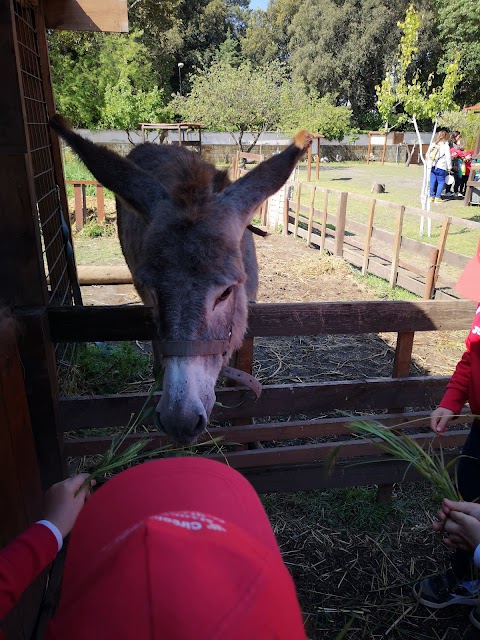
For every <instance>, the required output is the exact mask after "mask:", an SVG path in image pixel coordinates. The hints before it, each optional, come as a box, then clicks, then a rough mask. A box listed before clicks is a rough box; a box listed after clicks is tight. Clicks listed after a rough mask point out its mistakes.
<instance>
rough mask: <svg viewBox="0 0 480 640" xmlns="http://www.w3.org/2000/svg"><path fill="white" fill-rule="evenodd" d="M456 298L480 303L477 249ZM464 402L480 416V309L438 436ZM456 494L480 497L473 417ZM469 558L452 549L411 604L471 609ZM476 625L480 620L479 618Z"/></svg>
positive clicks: (477, 589) (473, 591)
mask: <svg viewBox="0 0 480 640" xmlns="http://www.w3.org/2000/svg"><path fill="white" fill-rule="evenodd" d="M456 289H457V291H458V293H460V295H462V296H463V297H465V298H468V299H470V300H473V301H475V302H477V303H478V302H479V301H480V243H479V245H478V248H477V252H476V254H475V256H474V257H473V258H472V260H470V262H469V263H468V265H467V267H466V268H465V270H464V271H463V273H462V275H461V276H460V279H459V281H458V283H457V285H456ZM466 402H468V403H469V405H470V411H471V413H472V414H473V415H474V416H480V304H479V305H478V306H477V310H476V313H475V317H474V319H473V323H472V326H471V329H470V333H469V334H468V337H467V340H466V351H465V353H464V354H463V356H462V358H461V359H460V361H459V362H458V364H457V366H456V368H455V371H454V373H453V375H452V377H451V379H450V381H449V383H448V385H447V389H446V392H445V395H444V396H443V398H442V400H441V402H440V404H439V406H438V407H437V408H436V409H435V410H434V411H433V412H432V415H431V425H430V426H431V428H432V430H433V431H434V432H435V433H437V434H438V435H440V436H441V435H443V434H444V433H445V430H446V429H447V426H448V423H449V422H450V420H451V419H452V418H453V417H454V416H458V414H459V413H460V412H461V411H462V409H463V406H464V404H465V403H466ZM457 481H458V488H459V491H460V493H461V495H462V497H463V499H464V500H466V501H469V502H475V501H476V500H477V498H479V497H480V420H479V419H478V418H477V417H475V419H474V420H473V424H472V428H471V430H470V433H469V435H468V438H467V440H466V442H465V445H464V447H463V451H462V457H461V458H460V460H459V463H458V468H457ZM473 577H474V575H473V572H472V554H471V553H470V552H469V551H466V550H464V549H457V550H456V551H455V553H454V554H453V559H452V566H451V568H450V569H449V570H448V571H447V573H446V574H445V575H438V576H433V577H432V578H426V579H425V580H422V581H421V582H418V583H417V584H415V585H414V587H413V593H414V596H415V597H416V599H417V600H418V601H419V602H420V603H422V604H424V605H425V606H427V607H430V608H433V609H442V608H444V607H448V606H450V605H452V604H464V605H470V606H476V605H477V604H478V598H479V596H480V580H477V579H473ZM479 619H480V614H479Z"/></svg>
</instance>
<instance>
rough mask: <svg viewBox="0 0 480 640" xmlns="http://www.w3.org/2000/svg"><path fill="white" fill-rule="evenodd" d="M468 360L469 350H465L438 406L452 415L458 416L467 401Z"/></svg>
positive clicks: (469, 368)
mask: <svg viewBox="0 0 480 640" xmlns="http://www.w3.org/2000/svg"><path fill="white" fill-rule="evenodd" d="M470 359H471V356H470V350H467V351H465V353H464V354H463V356H462V358H461V360H460V362H459V363H458V364H457V366H456V367H455V371H454V373H453V376H452V377H451V378H450V382H449V383H448V384H447V391H446V392H445V395H444V396H443V398H442V401H441V402H440V405H439V406H440V407H444V408H445V409H450V411H453V413H454V414H459V413H460V412H461V410H462V409H463V405H464V404H465V402H466V401H467V400H468V391H469V388H470V376H471V365H470Z"/></svg>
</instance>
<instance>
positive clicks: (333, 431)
mask: <svg viewBox="0 0 480 640" xmlns="http://www.w3.org/2000/svg"><path fill="white" fill-rule="evenodd" d="M430 414H431V411H430V410H428V411H411V412H405V413H398V414H392V413H388V414H380V415H378V414H371V415H369V414H366V415H364V416H363V417H364V418H365V419H367V418H371V419H372V420H380V422H381V423H382V424H383V425H385V426H387V427H390V428H392V429H393V428H394V429H395V430H396V431H410V430H412V429H414V430H419V429H424V428H429V427H430ZM354 419H356V417H355V416H354V417H353V418H351V419H350V420H349V418H348V417H342V418H320V419H317V420H292V421H288V422H271V423H261V424H251V423H248V424H245V423H244V424H239V425H238V426H228V427H214V426H210V427H209V433H205V434H203V435H202V436H200V438H199V440H198V442H199V443H201V442H205V441H206V440H210V436H211V437H212V438H223V442H224V443H249V442H257V441H260V442H267V441H272V440H275V441H276V442H280V441H282V440H293V439H300V440H304V439H307V438H325V437H327V436H339V435H344V436H345V435H350V434H351V430H350V429H349V424H350V423H351V422H352V421H353V420H354ZM146 435H147V434H146V433H145V432H143V431H142V432H141V433H133V434H130V435H129V436H127V438H126V439H125V443H124V446H123V447H122V449H125V448H126V447H128V446H130V445H131V444H133V443H134V442H136V441H137V440H141V439H142V438H145V436H146ZM111 438H112V436H111V435H110V436H102V435H100V436H88V437H71V436H70V437H68V438H67V439H66V440H65V455H66V456H78V455H89V456H90V455H97V454H99V453H103V452H104V451H105V449H106V448H107V445H108V443H109V442H110V441H111ZM148 438H149V443H148V445H147V446H146V450H152V449H156V448H158V447H162V446H165V445H167V444H171V442H170V441H169V439H168V438H167V436H164V435H161V434H159V433H157V432H149V433H148Z"/></svg>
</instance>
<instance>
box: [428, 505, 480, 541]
mask: <svg viewBox="0 0 480 640" xmlns="http://www.w3.org/2000/svg"><path fill="white" fill-rule="evenodd" d="M437 518H438V520H439V521H438V522H435V523H434V525H433V528H434V529H436V530H437V531H445V533H447V534H448V538H446V539H445V544H446V545H447V546H449V547H452V548H456V549H475V548H476V547H477V546H478V545H479V544H480V505H479V504H476V503H474V502H454V501H453V500H447V499H446V498H445V499H444V500H443V503H442V507H441V509H440V510H439V511H438V513H437Z"/></svg>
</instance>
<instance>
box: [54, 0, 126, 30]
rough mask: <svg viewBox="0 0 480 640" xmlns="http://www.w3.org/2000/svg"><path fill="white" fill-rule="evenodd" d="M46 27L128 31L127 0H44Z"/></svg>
mask: <svg viewBox="0 0 480 640" xmlns="http://www.w3.org/2000/svg"><path fill="white" fill-rule="evenodd" d="M44 6H45V23H46V27H47V29H58V30H63V31H116V32H122V33H128V9H127V0H102V1H101V2H98V0H45V3H44Z"/></svg>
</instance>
